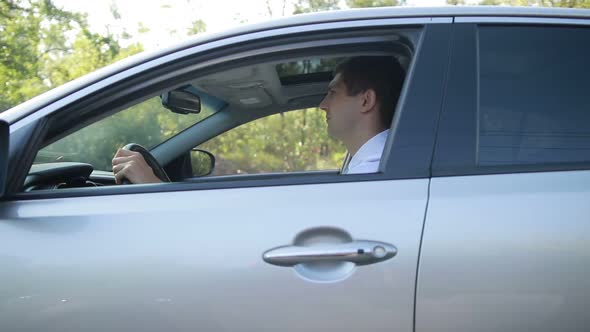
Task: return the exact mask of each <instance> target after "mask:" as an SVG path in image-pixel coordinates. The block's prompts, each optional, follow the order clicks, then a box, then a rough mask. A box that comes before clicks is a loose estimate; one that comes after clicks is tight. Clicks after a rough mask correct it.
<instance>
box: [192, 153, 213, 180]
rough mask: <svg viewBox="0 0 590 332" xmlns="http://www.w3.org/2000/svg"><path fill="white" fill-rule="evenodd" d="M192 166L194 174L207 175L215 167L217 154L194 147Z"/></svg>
mask: <svg viewBox="0 0 590 332" xmlns="http://www.w3.org/2000/svg"><path fill="white" fill-rule="evenodd" d="M191 166H192V168H193V176H206V175H209V174H211V173H213V170H214V169H215V156H214V155H213V154H212V153H211V152H209V151H205V150H201V149H197V148H194V149H192V150H191Z"/></svg>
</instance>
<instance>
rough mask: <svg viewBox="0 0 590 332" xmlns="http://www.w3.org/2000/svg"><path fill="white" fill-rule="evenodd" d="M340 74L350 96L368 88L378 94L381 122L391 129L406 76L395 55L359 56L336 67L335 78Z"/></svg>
mask: <svg viewBox="0 0 590 332" xmlns="http://www.w3.org/2000/svg"><path fill="white" fill-rule="evenodd" d="M336 74H340V76H341V78H342V82H344V84H345V85H346V89H347V93H348V95H349V96H354V95H357V94H359V93H361V92H365V91H367V90H369V89H372V90H373V91H375V95H376V97H377V102H378V103H379V112H380V114H381V123H382V124H383V126H385V128H389V127H390V126H391V121H392V119H393V113H394V111H395V106H396V104H397V100H398V98H399V94H400V91H401V89H402V84H403V83H404V77H405V73H404V70H403V69H402V67H401V65H400V64H399V62H398V61H397V59H396V58H394V57H393V56H358V57H352V58H348V59H346V60H345V61H343V62H341V63H340V64H338V65H337V66H336V69H335V70H334V75H336Z"/></svg>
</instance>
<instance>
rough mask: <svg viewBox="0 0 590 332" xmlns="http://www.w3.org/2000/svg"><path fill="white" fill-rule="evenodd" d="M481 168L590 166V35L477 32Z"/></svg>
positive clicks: (561, 30) (545, 30) (562, 30)
mask: <svg viewBox="0 0 590 332" xmlns="http://www.w3.org/2000/svg"><path fill="white" fill-rule="evenodd" d="M478 43H479V45H478V47H479V59H478V61H479V62H478V71H479V73H478V74H479V82H478V83H479V105H478V143H477V145H478V151H477V162H478V165H479V166H501V165H523V164H553V163H576V162H588V161H590V97H589V96H590V72H589V71H588V69H587V68H588V65H589V59H590V29H585V28H566V27H551V28H549V27H498V26H487V27H486V26H484V27H480V28H479V31H478Z"/></svg>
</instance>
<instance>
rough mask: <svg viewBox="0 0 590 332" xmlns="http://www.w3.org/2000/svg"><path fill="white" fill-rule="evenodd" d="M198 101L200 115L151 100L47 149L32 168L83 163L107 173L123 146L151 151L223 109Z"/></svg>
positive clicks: (209, 99) (216, 102)
mask: <svg viewBox="0 0 590 332" xmlns="http://www.w3.org/2000/svg"><path fill="white" fill-rule="evenodd" d="M201 100H202V106H201V112H200V113H198V114H190V113H189V114H179V113H174V112H171V111H170V110H168V109H167V108H165V107H164V106H163V105H162V102H161V98H160V97H159V96H158V97H152V98H150V99H148V100H146V101H144V102H141V103H139V104H137V105H134V106H132V107H129V108H127V109H124V110H123V111H121V112H118V113H116V114H114V115H112V116H109V117H107V118H104V119H102V120H100V121H98V122H95V123H94V124H92V125H90V126H87V127H84V128H82V129H81V130H78V131H76V132H74V133H73V134H70V135H68V136H66V137H64V138H62V139H60V140H58V141H56V142H54V143H52V144H50V145H48V146H46V147H45V148H43V149H41V150H40V151H39V152H38V153H37V156H36V158H35V161H34V164H42V163H52V162H83V163H88V164H91V165H92V166H93V167H94V170H100V171H110V170H111V168H112V166H111V160H112V158H113V155H114V153H115V152H116V151H117V149H119V148H121V147H122V146H124V145H125V144H127V143H129V142H135V143H137V144H140V145H142V146H144V147H145V148H147V149H151V148H153V147H154V146H156V145H158V144H160V143H162V142H164V141H165V140H167V139H169V138H170V137H172V136H174V135H176V134H178V133H179V132H181V131H183V130H185V129H186V128H188V127H190V126H192V125H194V124H196V123H198V122H200V121H202V120H204V119H205V118H207V117H209V116H211V115H212V114H214V113H216V112H217V111H219V110H220V109H222V108H223V107H224V106H225V103H224V102H223V101H222V100H219V99H216V98H213V97H211V96H208V97H207V98H201Z"/></svg>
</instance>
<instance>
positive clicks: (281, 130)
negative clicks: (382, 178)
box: [193, 108, 346, 176]
mask: <svg viewBox="0 0 590 332" xmlns="http://www.w3.org/2000/svg"><path fill="white" fill-rule="evenodd" d="M198 148H199V149H203V150H207V151H209V152H211V153H213V155H215V160H216V161H215V168H214V170H213V173H212V175H213V176H219V175H237V174H260V173H283V172H285V173H286V172H305V171H322V170H339V169H340V167H341V166H342V163H343V161H344V158H345V156H346V149H345V147H344V145H342V143H341V142H339V141H337V140H335V139H333V138H331V137H330V136H329V135H328V130H327V125H326V116H325V114H324V112H323V111H322V110H320V109H319V108H307V109H302V110H294V111H290V112H286V113H279V114H274V115H270V116H268V117H265V118H262V119H258V120H255V121H252V122H249V123H247V124H244V125H242V126H240V127H238V128H235V129H232V130H230V131H228V132H225V133H223V134H221V135H219V136H217V137H215V138H213V139H211V140H210V141H207V142H205V143H204V144H201V145H200V146H199V147H198ZM195 166H196V165H194V163H193V168H194V167H195Z"/></svg>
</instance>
